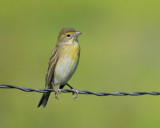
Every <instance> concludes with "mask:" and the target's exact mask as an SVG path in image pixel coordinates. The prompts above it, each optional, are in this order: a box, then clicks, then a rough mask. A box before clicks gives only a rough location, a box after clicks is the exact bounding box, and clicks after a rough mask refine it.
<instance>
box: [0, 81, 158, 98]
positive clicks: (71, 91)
mask: <svg viewBox="0 0 160 128" xmlns="http://www.w3.org/2000/svg"><path fill="white" fill-rule="evenodd" d="M0 88H4V89H18V90H21V91H25V92H39V93H44V92H55V90H54V89H32V88H24V87H17V86H14V85H8V84H0ZM60 90H61V92H63V93H73V92H74V91H73V90H70V89H60ZM78 94H91V95H96V96H109V95H111V96H141V95H155V96H157V95H160V92H131V93H128V92H113V93H107V92H91V91H86V90H78Z"/></svg>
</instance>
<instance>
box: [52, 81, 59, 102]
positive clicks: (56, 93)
mask: <svg viewBox="0 0 160 128" xmlns="http://www.w3.org/2000/svg"><path fill="white" fill-rule="evenodd" d="M51 84H52V87H53V89H54V90H55V98H56V99H58V94H59V93H60V92H61V90H60V89H58V88H56V87H55V85H54V83H53V82H51Z"/></svg>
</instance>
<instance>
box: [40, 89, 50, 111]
mask: <svg viewBox="0 0 160 128" xmlns="http://www.w3.org/2000/svg"><path fill="white" fill-rule="evenodd" d="M50 93H51V92H46V93H43V95H42V98H41V100H40V102H39V104H38V108H39V107H40V106H41V105H42V106H43V107H44V108H45V107H46V105H47V102H48V98H49V96H50Z"/></svg>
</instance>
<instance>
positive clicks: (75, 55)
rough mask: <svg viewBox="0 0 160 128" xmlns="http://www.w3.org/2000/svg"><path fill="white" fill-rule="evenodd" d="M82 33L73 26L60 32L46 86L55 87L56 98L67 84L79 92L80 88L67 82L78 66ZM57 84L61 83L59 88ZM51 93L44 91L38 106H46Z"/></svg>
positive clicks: (52, 55)
mask: <svg viewBox="0 0 160 128" xmlns="http://www.w3.org/2000/svg"><path fill="white" fill-rule="evenodd" d="M80 34H81V32H79V31H76V30H75V29H73V28H63V29H62V30H61V31H60V33H59V36H58V41H57V44H56V46H55V48H54V49H53V51H52V53H51V56H50V59H49V65H48V71H47V74H46V79H45V88H46V89H54V90H55V97H56V98H57V95H58V93H59V92H60V89H62V88H63V87H64V86H65V85H67V86H69V87H70V88H71V89H73V91H74V92H75V93H77V94H78V90H76V89H74V88H73V87H71V86H70V85H69V84H68V83H67V82H68V81H69V80H70V78H71V77H72V75H73V73H74V72H75V71H76V68H77V66H78V62H79V58H80V45H79V43H78V39H77V38H78V36H79V35H80ZM56 85H60V87H59V89H58V88H55V86H56ZM50 93H51V92H46V93H43V95H42V98H41V100H40V102H39V104H38V107H40V106H41V105H42V106H43V107H45V106H46V104H47V101H48V98H49V96H50ZM73 97H74V94H73Z"/></svg>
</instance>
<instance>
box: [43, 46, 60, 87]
mask: <svg viewBox="0 0 160 128" xmlns="http://www.w3.org/2000/svg"><path fill="white" fill-rule="evenodd" d="M57 61H58V56H57V47H55V49H54V50H53V52H52V54H51V57H50V60H49V64H48V71H47V74H46V84H45V86H46V88H52V87H51V86H50V85H51V82H52V79H53V78H54V70H55V67H56V64H57Z"/></svg>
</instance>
